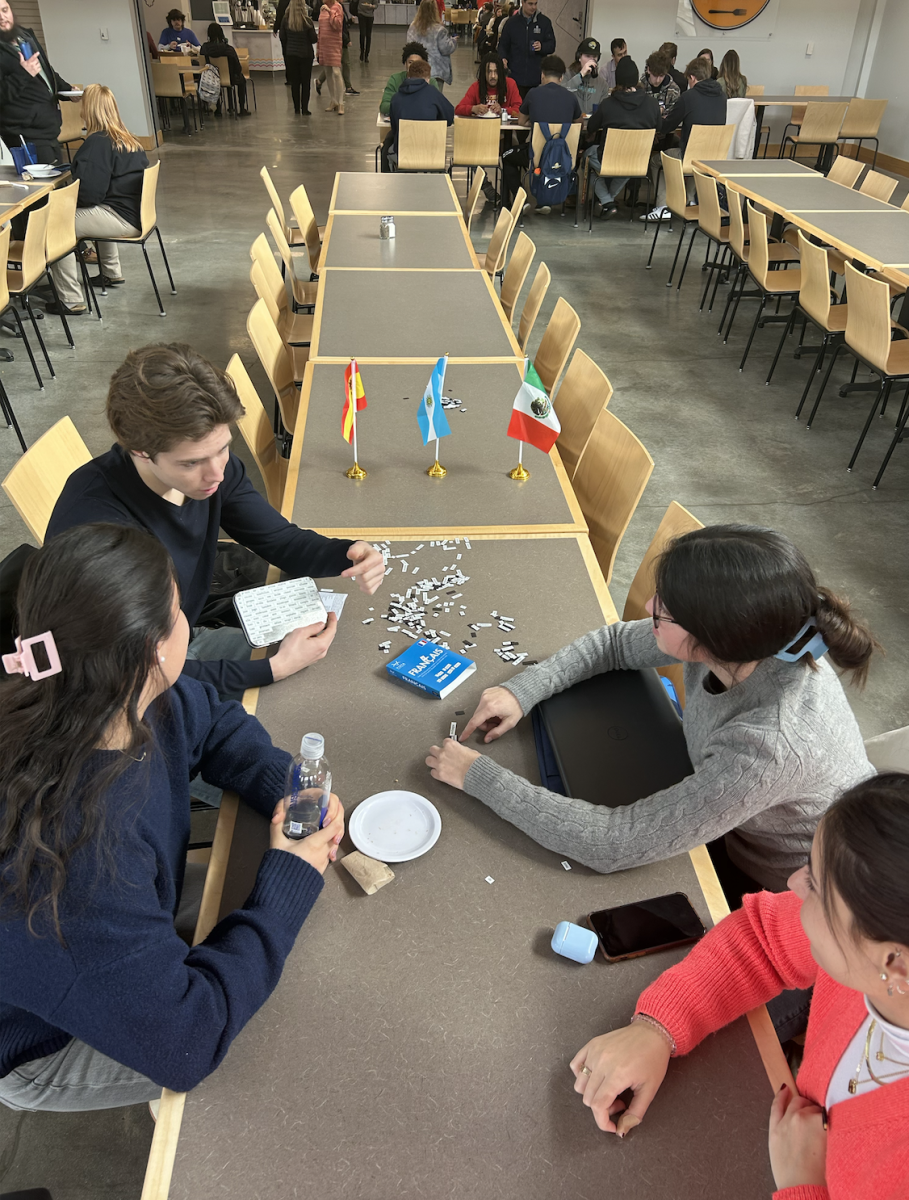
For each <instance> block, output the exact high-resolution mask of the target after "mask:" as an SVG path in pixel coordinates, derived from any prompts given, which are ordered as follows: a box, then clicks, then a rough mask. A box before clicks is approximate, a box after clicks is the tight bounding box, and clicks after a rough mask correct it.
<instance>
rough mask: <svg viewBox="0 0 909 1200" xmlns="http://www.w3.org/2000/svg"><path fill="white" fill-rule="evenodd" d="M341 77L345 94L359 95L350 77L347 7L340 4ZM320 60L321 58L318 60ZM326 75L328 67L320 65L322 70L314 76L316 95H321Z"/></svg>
mask: <svg viewBox="0 0 909 1200" xmlns="http://www.w3.org/2000/svg"><path fill="white" fill-rule="evenodd" d="M341 13H342V16H341V78H342V81H343V84H344V95H345V96H359V94H360V93H359V92H358V91H357V89H356V88H355V87H354V85H353V83H352V82H351V79H350V17H349V16H348V15H347V9H346V8H344V6H343V4H342V5H341ZM319 61H320V62H321V59H320V60H319ZM327 77H328V68H327V67H322V70H321V71H320V72H319V74H318V75H317V76H316V95H317V96H321V95H322V84H323V83H324V82H325V80H326V78H327Z"/></svg>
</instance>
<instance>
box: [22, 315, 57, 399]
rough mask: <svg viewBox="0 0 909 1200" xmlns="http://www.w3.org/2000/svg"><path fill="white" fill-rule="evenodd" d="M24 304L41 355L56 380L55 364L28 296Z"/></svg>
mask: <svg viewBox="0 0 909 1200" xmlns="http://www.w3.org/2000/svg"><path fill="white" fill-rule="evenodd" d="M22 303H23V304H24V305H25V311H26V312H27V313H28V316H29V320H30V321H31V323H32V328H33V329H34V331H35V337H36V338H37V339H38V345H39V346H40V347H41V353H42V354H43V355H44V361H45V362H46V363H47V369H48V371H50V373H51V379H56V378H57V372H56V371H55V370H54V364H53V363H52V362H51V360H50V355H49V354H48V352H47V346H45V344H44V338H43V337H42V336H41V330H40V329H39V328H38V322H37V321H36V320H35V314H34V313H33V312H32V306H31V303H30V301H29V298H28V296H23V297H22Z"/></svg>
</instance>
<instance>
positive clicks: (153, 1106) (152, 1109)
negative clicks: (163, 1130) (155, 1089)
mask: <svg viewBox="0 0 909 1200" xmlns="http://www.w3.org/2000/svg"><path fill="white" fill-rule="evenodd" d="M160 1107H161V1097H160V1096H159V1097H158V1099H157V1100H149V1102H148V1111H149V1113H150V1114H151V1119H152V1120H153V1121H154V1122H155V1124H157V1123H158V1109H159V1108H160Z"/></svg>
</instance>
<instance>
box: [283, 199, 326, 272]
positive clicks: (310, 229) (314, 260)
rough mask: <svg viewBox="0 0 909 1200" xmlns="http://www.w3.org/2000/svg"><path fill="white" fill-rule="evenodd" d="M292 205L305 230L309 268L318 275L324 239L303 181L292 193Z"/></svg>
mask: <svg viewBox="0 0 909 1200" xmlns="http://www.w3.org/2000/svg"><path fill="white" fill-rule="evenodd" d="M290 207H291V210H292V212H293V214H294V216H295V217H296V218H297V225H298V226H299V227H300V229H301V230H302V231H303V240H304V241H305V242H306V253H307V254H308V255H309V269H310V271H311V272H312V273H313V274H314V275H318V273H319V259H320V258H321V257H322V239H321V238H320V237H319V225H318V222H317V221H316V215H315V213H314V212H313V210H312V205H311V204H310V203H309V196H308V195H307V192H306V188H305V187H304V186H303V184H302V183H301V184H299V186H297V187H295V188H294V190H293V191H292V192H291V193H290Z"/></svg>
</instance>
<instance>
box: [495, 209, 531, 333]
mask: <svg viewBox="0 0 909 1200" xmlns="http://www.w3.org/2000/svg"><path fill="white" fill-rule="evenodd" d="M536 252H537V248H536V246H535V245H534V244H533V242H532V241H531V240H530V238H529V237H528V236H527V234H526V233H524V232H523V231H522V232H521V233H519V234H518V240H517V242H515V247H514V253H513V254H512V256H511V258H510V259H509V262H508V267H507V269H506V271H505V278H504V279H503V280H502V294H501V296H500V297H499V299H500V301H501V304H502V308H503V309H504V310H505V316H506V317H507V318H508V324H509V325H510V324H511V322H512V320H513V318H514V306H515V304H516V303H517V300H518V296H519V295H520V292H521V288H522V287H523V286H524V280H525V279H526V278H527V272H528V271H529V270H530V264H531V263H532V262H533V257H534V255H535V254H536Z"/></svg>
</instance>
